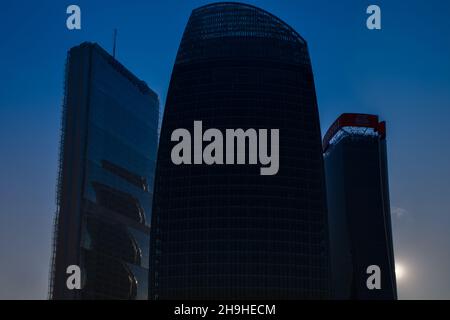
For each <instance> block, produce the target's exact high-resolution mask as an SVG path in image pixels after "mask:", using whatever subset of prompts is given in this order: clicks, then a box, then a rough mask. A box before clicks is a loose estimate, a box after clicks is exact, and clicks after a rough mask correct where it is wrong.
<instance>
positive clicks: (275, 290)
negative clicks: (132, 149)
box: [150, 3, 329, 299]
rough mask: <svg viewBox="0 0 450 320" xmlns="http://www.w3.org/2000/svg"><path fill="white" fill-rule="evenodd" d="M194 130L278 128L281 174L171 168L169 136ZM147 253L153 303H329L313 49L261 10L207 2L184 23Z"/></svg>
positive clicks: (248, 168)
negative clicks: (320, 300)
mask: <svg viewBox="0 0 450 320" xmlns="http://www.w3.org/2000/svg"><path fill="white" fill-rule="evenodd" d="M194 121H202V125H203V127H204V128H205V129H206V128H215V129H217V130H220V131H222V132H225V131H226V130H227V129H239V128H240V129H242V130H250V129H255V130H256V131H257V130H259V129H279V170H278V172H277V173H276V174H274V175H260V167H259V166H255V165H253V164H226V165H225V164H222V165H221V164H213V165H207V164H204V163H203V164H198V163H197V164H191V165H189V164H180V165H178V164H174V163H173V162H172V161H171V150H172V148H173V147H174V145H175V143H174V142H173V141H171V138H172V133H173V132H174V130H176V129H178V128H185V129H186V130H189V129H190V128H192V127H193V123H194ZM245 141H246V142H245V143H246V146H247V147H248V148H250V149H251V148H252V147H255V146H254V145H253V146H250V145H249V144H250V143H251V138H250V137H248V136H247V139H246V140H245ZM200 143H201V142H200ZM204 145H205V144H204ZM260 147H261V146H259V148H260ZM192 149H193V150H194V149H195V148H192ZM272 151H273V150H272ZM200 152H201V151H200ZM194 153H195V151H194ZM197 153H198V151H197ZM199 155H200V154H197V156H199ZM194 157H195V156H194ZM200 157H201V155H200ZM150 247H151V269H150V270H151V273H150V274H151V277H150V278H151V279H150V298H152V299H176V298H178V299H223V298H230V299H258V298H261V299H281V298H285V299H298V298H326V297H328V294H329V277H328V275H329V269H328V267H329V264H328V262H329V261H328V250H327V249H328V237H327V214H326V199H325V182H324V171H323V155H322V148H321V134H320V125H319V117H318V110H317V102H316V93H315V88H314V79H313V73H312V68H311V62H310V58H309V54H308V46H307V43H306V41H305V40H304V39H303V38H302V37H301V36H300V35H299V34H298V33H297V32H296V31H295V30H293V29H292V28H291V27H290V26H288V25H287V24H286V23H284V22H283V21H281V20H280V19H279V18H277V17H275V16H274V15H272V14H270V13H268V12H267V11H264V10H262V9H259V8H256V7H254V6H251V5H247V4H241V3H214V4H210V5H206V6H203V7H200V8H197V9H195V10H194V11H193V12H192V14H191V16H190V19H189V21H188V24H187V26H186V29H185V32H184V34H183V38H182V41H181V44H180V47H179V50H178V54H177V58H176V62H175V66H174V68H173V73H172V77H171V81H170V87H169V91H168V96H167V102H166V107H165V112H164V118H163V123H162V131H161V139H160V145H159V151H158V162H157V170H156V174H155V194H154V203H153V220H152V236H151V245H150Z"/></svg>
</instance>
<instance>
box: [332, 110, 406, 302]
mask: <svg viewBox="0 0 450 320" xmlns="http://www.w3.org/2000/svg"><path fill="white" fill-rule="evenodd" d="M324 153H325V156H324V157H325V172H326V184H327V199H328V215H329V218H328V221H329V226H330V254H331V267H332V268H331V270H332V283H333V296H334V297H335V298H336V299H362V300H367V299H396V298H397V289H396V279H395V262H394V252H393V245H392V230H391V216H390V204H389V184H388V171H387V159H386V125H385V122H379V120H378V117H377V116H374V115H366V114H343V115H341V116H340V117H339V118H338V119H337V120H336V122H335V123H334V124H333V125H332V126H331V127H330V129H329V130H328V132H327V134H326V136H325V138H324ZM371 266H377V267H378V268H379V270H378V271H379V274H380V283H379V288H373V284H374V283H375V282H373V283H372V280H371V279H373V278H371V279H369V277H370V276H371V275H373V274H374V272H376V271H374V269H373V268H369V267H371ZM368 268H369V270H368ZM368 280H369V286H368V283H367V282H368ZM373 281H375V280H373Z"/></svg>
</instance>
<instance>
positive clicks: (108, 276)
mask: <svg viewBox="0 0 450 320" xmlns="http://www.w3.org/2000/svg"><path fill="white" fill-rule="evenodd" d="M65 90H66V96H65V102H64V114H63V132H62V142H61V165H60V166H61V167H60V178H59V183H58V197H57V198H58V213H57V221H56V224H55V226H56V230H55V237H56V238H55V248H54V250H55V253H54V259H53V274H52V279H51V281H52V283H51V289H52V292H51V295H52V298H54V299H147V298H148V270H149V235H150V223H151V210H152V198H153V180H154V168H155V163H156V150H157V139H158V117H159V101H158V97H157V95H156V94H155V93H154V92H153V91H151V90H150V89H149V88H148V87H147V85H146V84H145V83H144V82H142V81H141V80H139V79H137V78H136V77H135V76H134V75H132V74H131V73H130V72H129V71H128V70H127V69H125V67H123V66H122V65H121V64H120V63H119V62H118V61H117V60H115V59H114V58H113V57H111V56H110V55H109V54H108V53H107V52H106V51H104V50H103V49H102V48H100V47H99V46H98V45H96V44H90V43H84V44H82V45H80V46H78V47H74V48H72V49H71V50H70V52H69V55H68V62H67V66H66V89H65ZM71 264H75V265H79V266H80V268H81V274H82V289H81V290H67V288H66V280H65V279H66V278H67V275H66V273H65V270H66V268H67V266H68V265H71Z"/></svg>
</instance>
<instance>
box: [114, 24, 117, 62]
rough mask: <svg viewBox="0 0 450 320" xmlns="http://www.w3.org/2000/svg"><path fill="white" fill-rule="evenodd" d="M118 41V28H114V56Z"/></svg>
mask: <svg viewBox="0 0 450 320" xmlns="http://www.w3.org/2000/svg"><path fill="white" fill-rule="evenodd" d="M116 43H117V29H116V28H114V36H113V58H114V59H115V58H116Z"/></svg>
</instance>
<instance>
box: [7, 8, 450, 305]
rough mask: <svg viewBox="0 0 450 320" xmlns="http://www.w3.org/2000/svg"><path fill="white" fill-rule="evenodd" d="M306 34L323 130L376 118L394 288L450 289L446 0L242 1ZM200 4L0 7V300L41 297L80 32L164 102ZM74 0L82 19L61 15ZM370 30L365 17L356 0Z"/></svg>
mask: <svg viewBox="0 0 450 320" xmlns="http://www.w3.org/2000/svg"><path fill="white" fill-rule="evenodd" d="M246 2H247V3H251V4H255V5H257V6H259V7H261V8H264V9H266V10H268V11H270V12H271V13H273V14H275V15H277V16H278V17H280V18H281V19H283V20H284V21H286V22H287V23H288V24H290V25H291V26H292V27H293V28H294V29H296V30H297V31H298V32H299V33H300V34H301V35H302V36H303V37H304V38H305V39H306V40H307V41H308V44H309V48H310V54H311V58H312V62H313V70H314V75H315V80H316V89H317V94H318V103H319V111H320V117H321V125H322V131H325V130H326V128H327V127H328V126H329V125H330V124H331V123H332V121H333V120H334V119H335V118H336V117H337V116H338V115H339V114H340V113H343V112H363V113H375V114H379V115H380V116H381V118H382V119H384V120H386V121H387V124H388V152H389V171H390V187H391V205H392V207H393V225H394V240H395V249H396V251H395V254H396V258H397V260H398V261H399V263H401V264H402V265H403V267H404V269H405V274H404V277H403V278H402V279H400V281H399V294H400V298H404V299H412V298H425V299H426V298H438V299H442V298H447V299H450V275H449V274H448V270H450V250H449V249H450V248H449V244H450V232H449V231H448V230H449V229H450V197H449V195H450V167H449V163H450V149H449V147H450V146H449V143H448V141H449V138H450V125H449V122H450V121H449V120H450V58H449V57H450V40H449V39H450V19H449V17H450V2H449V1H447V0H429V1H424V0H411V1H408V2H405V1H402V0H389V1H380V0H378V1H370V2H369V1H361V0H353V1H351V0H344V1H325V0H315V1H307V0H295V1H294V0H292V1H290V0H261V1H256V0H255V1H246ZM206 3H209V1H188V0H165V1H153V0H152V1H150V0H148V1H138V0H128V1H112V0H110V1H106V0H105V1H92V0H91V1H75V0H74V1H72V2H67V1H56V0H55V1H49V0H43V1H21V0H17V1H10V2H6V3H2V10H1V12H0V30H2V36H1V38H0V39H1V43H2V45H1V50H0V61H1V70H2V73H1V76H0V299H1V298H12V299H15V298H18V299H29V298H36V299H45V298H46V295H47V280H48V265H49V257H50V240H51V225H52V219H53V215H54V211H55V183H56V171H57V157H58V156H57V150H58V140H59V127H60V114H61V102H62V95H63V80H64V79H63V76H64V63H65V57H66V52H67V50H68V49H69V48H70V47H72V46H74V45H77V44H79V43H81V42H83V41H95V42H98V43H99V44H100V45H102V46H103V47H104V48H105V49H107V50H111V48H112V34H113V29H114V28H118V49H117V58H118V59H119V60H120V61H121V62H122V63H123V64H124V65H125V66H127V67H128V68H129V69H130V70H131V71H132V72H134V73H135V74H136V75H137V76H138V77H140V78H141V79H143V80H145V81H146V82H147V83H148V85H149V86H150V87H152V88H153V89H154V90H155V91H156V92H158V94H159V95H160V97H161V101H162V102H164V101H165V96H166V92H167V88H168V84H169V78H170V72H171V70H172V66H173V62H174V59H175V55H176V50H177V48H178V45H179V42H180V39H181V36H182V33H183V30H184V27H185V24H186V22H187V19H188V17H189V14H190V12H191V10H192V9H193V8H195V7H198V6H200V5H203V4H206ZM70 4H78V5H79V6H80V7H81V10H82V30H80V31H69V30H67V28H66V26H65V21H66V17H67V15H66V13H65V12H66V8H67V6H68V5H70ZM370 4H377V5H379V6H380V7H381V10H382V30H381V31H369V30H368V29H367V28H366V27H365V21H366V18H367V15H366V14H365V10H366V8H367V6H368V5H370Z"/></svg>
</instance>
